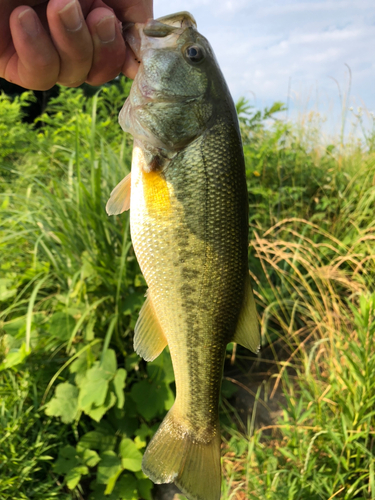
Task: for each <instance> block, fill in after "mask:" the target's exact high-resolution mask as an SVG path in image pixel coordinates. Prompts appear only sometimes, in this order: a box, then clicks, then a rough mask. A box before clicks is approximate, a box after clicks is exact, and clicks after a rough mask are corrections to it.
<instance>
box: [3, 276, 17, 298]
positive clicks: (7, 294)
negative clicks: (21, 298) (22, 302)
mask: <svg viewBox="0 0 375 500" xmlns="http://www.w3.org/2000/svg"><path fill="white" fill-rule="evenodd" d="M11 285H12V280H10V279H8V278H1V279H0V302H2V301H4V300H8V299H10V298H11V297H13V295H16V293H17V288H16V287H14V288H13V289H12V288H10V287H11Z"/></svg>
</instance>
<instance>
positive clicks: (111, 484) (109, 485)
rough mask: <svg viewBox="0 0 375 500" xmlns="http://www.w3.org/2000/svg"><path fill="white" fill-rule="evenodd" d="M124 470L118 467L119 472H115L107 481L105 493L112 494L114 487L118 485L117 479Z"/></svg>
mask: <svg viewBox="0 0 375 500" xmlns="http://www.w3.org/2000/svg"><path fill="white" fill-rule="evenodd" d="M121 472H122V469H121V468H120V469H118V470H117V472H115V474H113V476H111V477H110V478H109V479H108V481H107V486H106V488H105V491H104V494H105V495H110V494H111V493H112V491H113V489H114V487H115V486H116V481H117V479H118V477H119V475H120V474H121Z"/></svg>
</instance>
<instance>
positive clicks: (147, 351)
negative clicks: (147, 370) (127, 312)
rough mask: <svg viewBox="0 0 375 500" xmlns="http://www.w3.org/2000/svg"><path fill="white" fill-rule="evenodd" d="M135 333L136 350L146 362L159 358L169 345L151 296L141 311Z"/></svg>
mask: <svg viewBox="0 0 375 500" xmlns="http://www.w3.org/2000/svg"><path fill="white" fill-rule="evenodd" d="M134 333H135V335H134V350H135V351H136V353H137V354H139V356H141V357H142V358H143V359H144V360H145V361H152V360H154V359H155V358H157V357H158V356H159V354H160V353H161V352H162V350H163V349H164V347H165V346H166V345H167V339H166V338H165V335H164V333H163V330H162V327H161V325H160V323H159V320H158V318H157V316H156V313H155V310H154V307H153V305H152V300H151V297H150V295H148V296H147V298H146V301H145V303H144V304H143V306H142V309H141V310H140V313H139V317H138V321H137V323H136V325H135V328H134Z"/></svg>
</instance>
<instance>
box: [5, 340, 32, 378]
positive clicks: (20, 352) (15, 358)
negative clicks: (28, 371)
mask: <svg viewBox="0 0 375 500" xmlns="http://www.w3.org/2000/svg"><path fill="white" fill-rule="evenodd" d="M28 354H29V353H28V352H27V350H26V343H25V342H22V344H21V347H20V348H19V349H11V350H10V352H8V354H7V357H6V358H5V360H4V361H3V362H2V363H1V364H0V371H2V370H6V369H7V368H11V367H13V366H16V365H19V364H21V363H22V362H23V361H24V359H25V358H26V357H27V356H28Z"/></svg>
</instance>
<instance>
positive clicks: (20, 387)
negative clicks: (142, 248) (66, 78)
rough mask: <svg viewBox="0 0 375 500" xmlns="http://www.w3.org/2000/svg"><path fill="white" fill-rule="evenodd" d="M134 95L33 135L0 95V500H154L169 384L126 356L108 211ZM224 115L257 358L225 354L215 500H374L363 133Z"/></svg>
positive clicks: (372, 308)
mask: <svg viewBox="0 0 375 500" xmlns="http://www.w3.org/2000/svg"><path fill="white" fill-rule="evenodd" d="M129 86H130V83H129V82H126V81H125V80H121V81H119V82H118V83H117V84H116V85H111V86H107V87H104V88H102V89H101V91H100V93H99V94H97V95H95V96H93V97H87V96H85V94H84V91H83V90H82V89H61V91H60V94H59V96H58V97H56V98H54V99H53V100H51V101H50V103H49V105H48V107H47V109H46V112H45V113H44V114H43V115H42V116H41V117H40V118H39V119H38V121H37V123H36V126H34V125H33V124H31V125H30V124H26V123H23V122H22V120H21V119H22V114H23V112H24V110H25V106H27V105H28V102H29V101H30V100H31V99H32V95H31V94H24V95H23V96H22V98H20V99H16V100H13V101H11V100H9V99H8V98H7V97H5V96H0V255H1V259H0V428H1V429H2V432H1V435H0V499H1V500H14V499H15V498H17V499H19V500H21V499H37V500H39V499H40V500H50V499H59V500H60V499H61V500H68V499H81V500H82V499H84V500H86V499H88V500H105V499H108V500H120V499H122V500H139V499H143V500H151V498H152V495H153V490H152V483H151V482H150V481H149V480H148V479H147V478H146V477H145V476H144V475H143V473H142V472H141V465H140V464H141V458H142V453H143V451H144V449H145V446H146V444H147V442H148V440H149V439H150V437H151V436H152V435H153V433H154V432H155V430H156V429H157V427H158V425H159V423H160V421H161V419H162V418H163V416H164V415H165V413H166V411H167V410H168V409H169V408H170V407H171V405H172V404H173V400H174V379H173V370H172V367H171V362H170V358H169V354H168V352H166V353H164V354H163V355H161V356H160V357H159V358H157V359H156V360H155V361H154V362H152V363H148V364H146V363H144V362H143V361H142V360H141V359H140V358H139V357H138V356H137V355H136V354H135V353H134V352H133V346H132V337H133V328H134V325H135V321H136V318H137V315H138V312H139V310H140V307H141V306H142V303H143V300H144V293H145V290H146V284H145V281H144V279H143V277H142V275H141V273H140V270H139V267H138V264H137V262H136V259H135V256H134V252H133V249H132V246H131V241H130V235H129V218H128V214H123V215H121V216H119V217H111V218H109V217H107V215H106V213H105V210H104V207H105V203H106V201H107V199H108V197H109V193H110V191H111V190H112V188H113V187H114V186H115V185H116V184H117V183H118V182H119V180H120V179H122V177H123V176H124V174H126V173H127V172H128V171H129V169H130V158H131V149H132V140H131V137H130V136H127V135H124V134H123V133H122V132H121V130H120V128H119V126H118V123H117V115H118V111H119V109H120V107H121V106H122V103H123V101H124V99H125V97H126V95H127V94H128V92H129V88H130V87H129ZM237 107H238V112H239V117H240V123H241V129H242V134H243V141H244V151H245V158H246V169H247V170H246V172H247V181H248V188H249V206H250V219H249V224H250V228H251V231H250V232H251V238H250V239H251V241H250V249H249V268H250V271H251V276H252V278H253V284H254V290H255V295H256V301H257V307H258V313H259V320H260V324H261V329H262V345H263V348H262V350H261V352H260V354H259V355H258V356H255V355H252V354H251V353H249V352H248V351H246V350H245V349H242V348H241V347H239V346H235V345H229V346H228V352H227V358H228V359H227V360H226V379H225V381H224V385H223V394H222V401H221V420H222V427H223V445H222V447H223V472H224V474H223V485H222V493H223V494H222V498H223V500H247V499H252V498H254V499H262V500H263V499H264V500H266V499H267V500H271V499H272V500H285V499H288V500H297V499H299V500H307V499H309V500H318V499H319V500H320V499H322V500H329V499H332V498H337V499H345V500H350V499H372V500H374V499H375V448H374V443H375V347H374V340H375V280H374V277H375V220H374V211H375V133H374V129H373V130H372V131H370V132H367V133H366V136H365V137H364V139H363V140H362V141H359V140H357V139H355V138H350V137H349V138H348V139H347V140H346V142H345V144H344V143H343V141H342V140H340V139H338V140H337V141H332V142H331V143H328V144H326V143H324V142H323V140H322V138H321V134H320V129H319V127H317V126H316V123H317V122H316V120H315V119H314V116H312V115H311V116H310V117H306V119H305V120H304V122H301V123H299V124H293V123H286V122H285V121H283V120H281V119H278V117H279V116H280V115H283V113H280V110H282V109H283V108H282V105H281V104H278V103H276V104H275V105H274V106H273V107H272V108H270V109H266V110H263V111H257V110H254V109H252V108H251V107H249V106H248V104H247V103H246V102H245V101H243V100H241V101H240V102H239V103H238V105H237ZM266 123H267V124H268V125H267V127H266V126H265V124H266ZM254 383H255V385H256V387H257V389H255V390H253V389H250V387H252V388H254ZM243 387H245V389H243ZM240 389H241V390H246V389H247V390H248V391H250V392H253V393H255V394H253V395H254V407H253V409H252V411H249V412H248V413H246V412H245V414H244V415H243V414H240V412H239V410H238V408H237V406H236V398H237V395H238V391H239V390H240ZM276 399H277V400H280V401H281V402H282V407H280V411H279V412H277V418H276V419H275V418H274V419H273V420H272V422H271V424H269V425H264V423H262V422H261V420H260V419H259V418H258V417H259V412H260V408H261V407H262V409H263V411H264V409H266V411H268V410H267V409H268V408H269V407H271V406H272V402H273V401H275V400H276ZM181 498H182V497H181Z"/></svg>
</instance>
